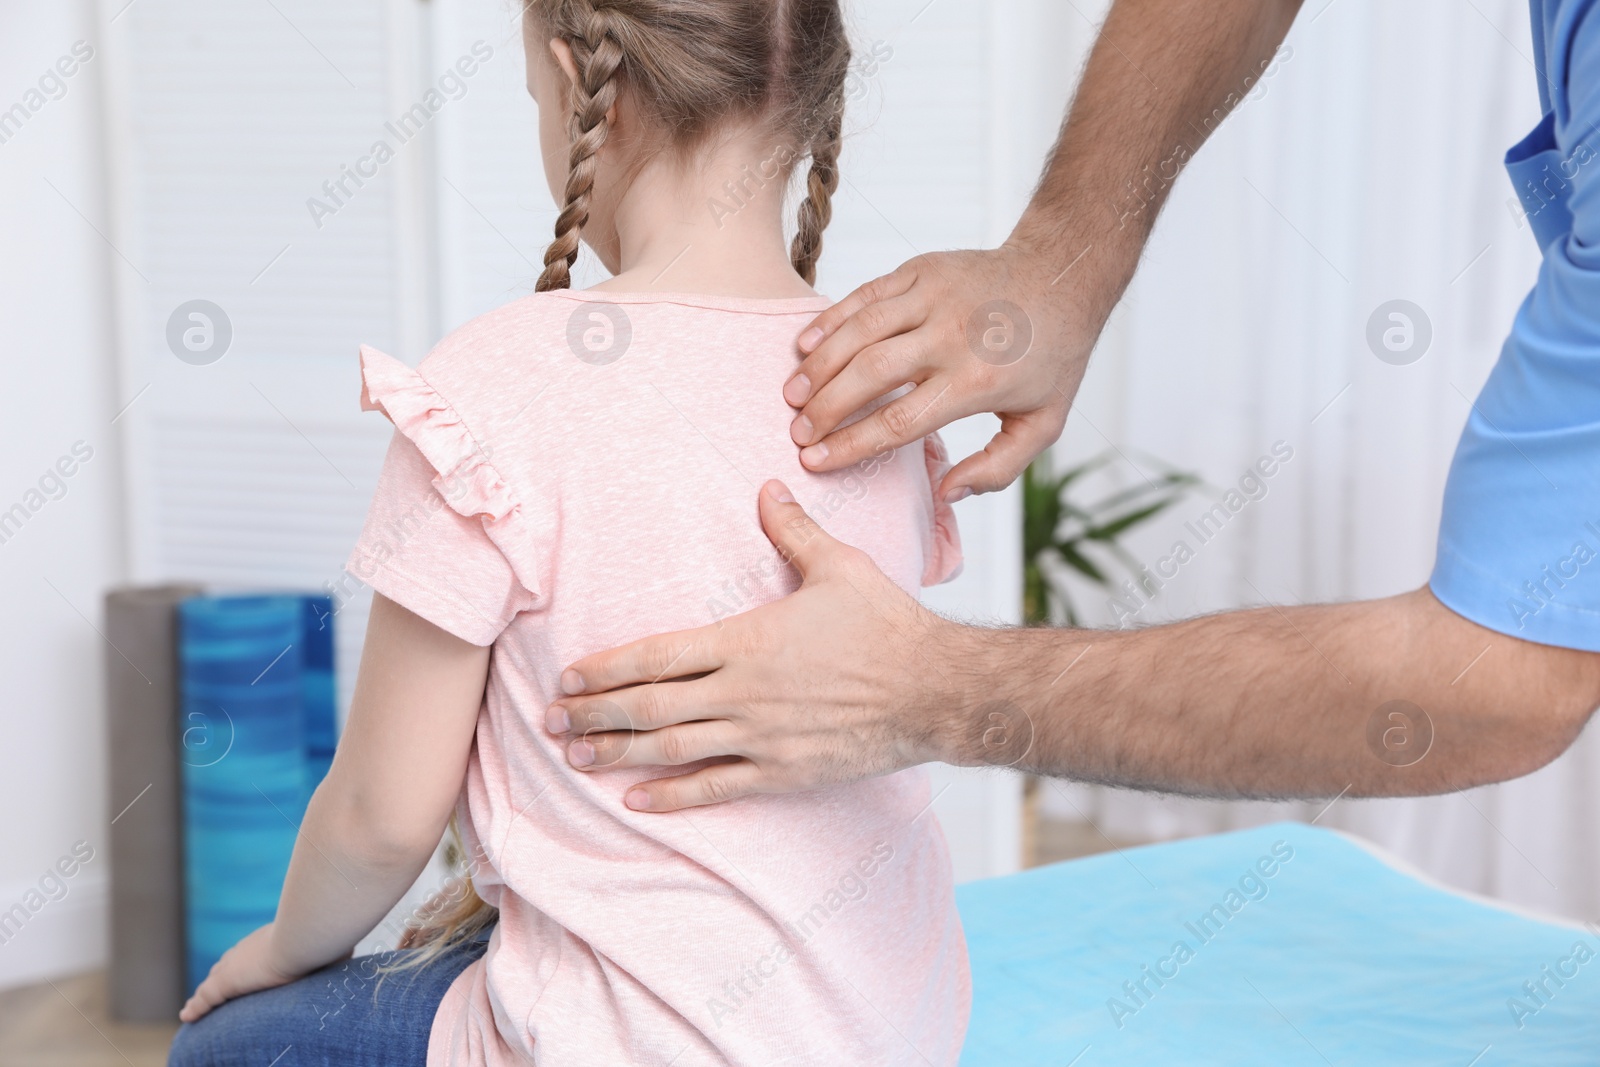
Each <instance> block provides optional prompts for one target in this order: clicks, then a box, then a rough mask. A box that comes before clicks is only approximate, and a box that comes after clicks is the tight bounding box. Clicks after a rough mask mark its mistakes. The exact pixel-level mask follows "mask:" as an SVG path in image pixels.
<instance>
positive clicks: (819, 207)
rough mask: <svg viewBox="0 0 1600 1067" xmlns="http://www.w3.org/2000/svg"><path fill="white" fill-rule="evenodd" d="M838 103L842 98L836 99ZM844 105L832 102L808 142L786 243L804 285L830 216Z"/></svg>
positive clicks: (813, 276) (810, 280) (810, 279)
mask: <svg viewBox="0 0 1600 1067" xmlns="http://www.w3.org/2000/svg"><path fill="white" fill-rule="evenodd" d="M839 103H842V101H839ZM843 119H844V109H843V108H842V107H839V106H833V107H831V108H830V110H829V114H828V117H827V119H826V120H825V121H824V122H823V123H822V125H821V127H820V128H819V129H818V130H817V134H816V138H815V139H814V140H813V141H812V144H811V170H810V171H809V172H808V173H807V174H806V195H805V199H804V200H802V201H800V228H799V229H798V230H797V231H796V233H795V235H794V241H793V242H792V243H791V244H790V245H789V262H790V263H792V264H794V269H795V273H797V274H799V275H800V277H801V278H804V279H805V283H806V284H807V285H815V284H816V282H817V259H818V258H819V257H820V256H821V255H822V231H823V230H825V229H827V227H828V223H829V222H830V221H831V220H832V219H833V193H834V190H835V189H837V188H839V141H840V132H841V129H842V126H843Z"/></svg>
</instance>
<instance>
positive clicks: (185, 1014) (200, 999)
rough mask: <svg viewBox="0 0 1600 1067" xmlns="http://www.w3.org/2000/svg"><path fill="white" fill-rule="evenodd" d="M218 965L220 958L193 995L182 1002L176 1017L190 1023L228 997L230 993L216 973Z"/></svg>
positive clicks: (219, 964)
mask: <svg viewBox="0 0 1600 1067" xmlns="http://www.w3.org/2000/svg"><path fill="white" fill-rule="evenodd" d="M219 966H221V961H220V960H219V961H218V962H217V963H216V964H213V965H212V967H211V973H210V974H208V975H206V980H205V981H203V982H201V983H200V986H199V988H198V989H196V990H195V991H194V995H193V996H191V997H190V998H189V999H188V1000H187V1001H186V1002H185V1003H184V1005H183V1008H182V1010H180V1011H179V1012H178V1018H179V1019H181V1020H182V1021H183V1022H186V1023H192V1022H194V1021H195V1020H196V1019H199V1018H202V1017H203V1016H204V1015H206V1013H208V1012H209V1011H211V1009H212V1008H215V1007H216V1006H217V1005H218V1004H221V1003H223V1002H225V1001H227V1000H228V999H229V998H230V996H231V994H230V993H228V992H227V991H226V990H225V989H224V982H223V979H222V977H221V976H220V975H219V974H218V973H217V968H218V967H219Z"/></svg>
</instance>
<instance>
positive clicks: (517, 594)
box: [358, 345, 540, 629]
mask: <svg viewBox="0 0 1600 1067" xmlns="http://www.w3.org/2000/svg"><path fill="white" fill-rule="evenodd" d="M360 360H361V407H362V410H364V411H378V412H382V413H383V415H384V416H385V417H387V418H388V419H389V421H390V422H391V423H393V424H394V427H395V430H396V431H397V432H398V434H399V435H400V436H401V437H404V438H405V439H406V441H407V442H409V443H410V444H411V445H413V446H415V449H416V452H417V453H420V456H421V459H422V460H423V461H425V462H426V464H427V467H428V470H427V475H428V476H429V477H430V478H431V482H432V487H433V489H434V490H435V492H436V493H437V494H438V500H440V501H443V504H444V505H445V507H447V508H448V509H449V511H450V512H453V513H454V515H455V516H459V517H460V518H461V519H465V520H474V522H475V524H481V533H482V537H480V538H478V540H479V542H480V543H481V541H482V539H483V537H486V538H487V541H488V545H486V546H484V547H483V548H482V552H488V551H489V546H492V548H493V549H494V550H496V554H497V555H499V556H501V557H503V559H504V563H505V565H506V566H507V567H508V568H509V574H508V575H507V577H508V578H512V579H514V583H515V584H514V587H513V588H511V589H500V588H493V586H495V585H496V584H498V583H497V581H496V580H495V579H494V578H493V577H492V576H491V574H490V573H489V572H490V571H491V570H492V566H491V564H490V563H489V562H487V561H481V560H480V561H477V562H478V563H479V565H478V566H475V567H474V566H472V564H473V563H474V560H473V559H472V558H471V557H473V556H474V554H475V550H474V547H473V545H472V544H471V543H470V541H469V540H467V537H468V535H469V534H470V531H471V530H472V529H473V525H472V524H452V525H453V526H455V532H453V533H452V532H449V531H447V529H446V528H444V527H440V528H438V529H437V530H436V531H434V532H433V533H431V534H425V535H415V534H413V535H408V536H406V537H402V538H399V540H400V541H401V542H404V543H401V544H399V545H398V546H397V547H396V549H395V551H394V552H393V553H391V554H386V556H385V558H386V559H387V558H390V556H392V558H393V559H394V560H395V561H396V562H395V563H394V564H392V565H391V566H395V567H399V566H403V567H404V568H405V569H406V570H407V571H409V572H410V574H411V575H412V576H413V577H414V578H416V579H418V580H419V581H426V582H428V583H429V584H430V585H432V586H433V587H435V588H460V589H462V591H463V592H464V594H466V595H467V596H468V597H469V598H472V599H475V600H478V601H480V602H482V603H485V604H493V605H497V607H496V608H495V611H496V613H497V614H498V613H500V611H501V609H500V608H499V607H498V605H499V604H501V603H505V604H509V605H512V606H520V607H521V608H527V607H530V606H532V604H533V602H534V601H536V600H537V599H538V598H539V595H540V589H539V584H540V583H539V580H538V574H539V570H538V554H537V552H536V550H535V548H534V539H533V538H532V536H531V535H530V532H529V531H528V530H527V529H526V522H525V518H526V516H525V513H524V510H523V507H522V505H521V502H520V501H519V500H518V499H517V497H516V496H515V494H514V493H513V492H512V489H511V487H510V485H509V484H508V483H507V481H506V479H505V478H504V477H503V476H502V475H501V473H500V472H499V470H497V469H496V467H495V465H494V462H493V456H494V449H493V445H492V443H491V442H488V441H484V440H480V439H479V438H478V437H476V436H475V435H474V434H473V432H472V430H471V429H470V428H469V427H468V426H467V423H466V422H465V421H464V420H463V418H462V416H461V414H460V413H459V412H458V411H457V410H456V408H455V407H454V406H453V405H452V404H451V403H450V402H449V401H448V400H447V399H446V398H445V397H444V396H443V395H441V394H440V393H439V392H438V391H437V390H436V389H435V388H434V387H433V386H432V385H431V384H430V383H429V382H428V380H427V379H426V378H424V377H423V375H422V374H421V373H419V372H418V371H417V370H414V369H413V368H411V367H408V366H407V365H406V364H404V363H402V362H400V361H399V360H397V359H395V358H394V357H392V356H388V355H385V354H384V353H382V352H380V351H378V350H377V349H375V348H372V347H370V346H367V345H363V346H361V350H360ZM395 462H397V461H396V459H395V458H394V455H393V450H392V449H391V459H390V461H389V464H393V463H395ZM389 464H386V475H385V477H384V478H380V484H379V496H378V497H377V498H375V499H374V501H373V513H374V514H373V516H369V528H370V527H371V526H372V524H373V518H374V517H375V516H376V514H377V513H378V512H379V511H380V510H383V511H385V512H386V513H387V517H388V519H389V521H388V523H387V528H389V529H393V528H396V527H397V525H400V524H397V523H396V521H395V520H394V518H393V513H394V512H396V511H397V510H398V509H400V508H402V507H404V506H406V505H405V502H404V501H400V500H389V499H385V497H386V494H387V495H394V494H395V493H397V492H400V493H403V492H404V490H403V489H399V488H397V487H391V486H390V485H389V484H388V483H389V481H390V479H389V478H388V466H389ZM412 465H413V466H416V463H415V460H413V461H412ZM420 475H421V472H420V471H418V474H417V476H418V483H417V484H418V485H419V486H420ZM420 491H421V492H422V493H424V494H425V493H426V490H425V489H422V490H420ZM432 506H433V507H434V508H435V509H437V510H439V511H443V510H444V508H440V507H439V505H438V502H437V501H435V502H433V505H432ZM369 532H370V531H369ZM369 539H370V538H369V536H368V535H365V534H364V536H363V542H365V541H367V540H369ZM424 567H427V568H429V569H431V570H433V571H435V572H437V573H434V574H425V573H419V571H420V570H421V569H422V568H424ZM358 576H359V575H358ZM474 579H476V581H474ZM463 583H466V584H465V585H464V584H463ZM506 584H511V583H510V582H507V583H506ZM374 587H375V588H379V587H378V586H376V585H375V586H374ZM476 587H482V588H481V591H480V590H479V589H477V588H476ZM379 591H380V592H382V591H384V590H382V589H381V588H380V589H379ZM480 610H482V609H480ZM501 622H502V626H503V624H504V620H501ZM446 628H447V629H449V628H450V627H446Z"/></svg>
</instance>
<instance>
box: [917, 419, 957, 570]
mask: <svg viewBox="0 0 1600 1067" xmlns="http://www.w3.org/2000/svg"><path fill="white" fill-rule="evenodd" d="M922 458H923V462H924V463H926V464H927V467H928V488H929V492H930V494H931V496H932V500H933V514H932V516H931V518H930V525H931V531H930V533H931V534H932V540H931V543H930V546H929V550H928V554H927V565H926V567H925V568H924V569H923V572H922V584H923V585H938V584H940V583H941V582H948V581H950V580H951V579H952V578H954V577H956V576H957V575H958V574H960V573H961V532H960V531H959V530H958V529H956V513H955V510H954V509H953V508H951V506H950V505H949V504H948V503H946V502H945V500H944V499H943V498H942V497H940V496H939V482H940V480H941V479H943V478H944V476H945V475H946V474H947V473H949V471H950V457H949V455H948V453H946V452H945V448H944V441H943V440H941V439H940V437H939V435H938V434H936V433H930V434H929V435H928V436H927V437H924V438H923V439H922Z"/></svg>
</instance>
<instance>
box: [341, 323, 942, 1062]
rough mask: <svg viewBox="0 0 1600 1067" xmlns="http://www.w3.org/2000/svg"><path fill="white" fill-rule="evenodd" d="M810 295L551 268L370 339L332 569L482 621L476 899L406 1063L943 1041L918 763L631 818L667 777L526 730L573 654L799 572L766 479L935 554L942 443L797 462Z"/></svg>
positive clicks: (893, 543) (533, 726)
mask: <svg viewBox="0 0 1600 1067" xmlns="http://www.w3.org/2000/svg"><path fill="white" fill-rule="evenodd" d="M827 303H828V302H827V301H826V300H825V299H822V298H800V299H739V298H730V297H713V296H689V295H685V296H671V295H664V294H659V293H650V294H637V295H634V294H626V293H613V292H603V293H602V292H593V291H590V292H572V291H555V292H548V293H540V294H536V295H534V296H531V297H527V298H524V299H521V300H518V301H516V302H514V303H512V304H510V305H508V306H507V307H505V308H502V309H500V310H499V311H496V312H493V313H492V314H489V315H486V316H484V317H483V318H481V319H478V320H477V321H475V322H473V323H471V324H469V325H468V326H466V327H465V328H463V329H461V330H459V331H457V332H456V333H455V334H453V335H452V336H451V337H449V338H448V339H446V340H445V341H444V342H443V343H442V344H441V345H440V346H439V347H438V348H437V349H436V350H435V352H434V353H433V354H432V355H430V356H429V357H428V359H426V360H425V361H424V362H423V363H422V365H421V367H420V368H419V369H418V370H417V371H412V370H410V369H409V368H407V367H405V366H404V365H403V364H400V363H398V362H397V361H394V360H392V359H390V358H389V357H387V356H384V355H382V354H380V353H377V352H374V351H371V350H364V351H363V355H362V370H363V379H364V393H365V399H366V401H367V402H369V403H370V404H371V405H372V406H375V407H379V408H381V409H382V410H384V411H385V413H386V414H388V416H389V417H390V418H391V419H392V420H393V421H394V423H395V424H396V426H397V427H398V429H399V431H400V432H399V433H398V434H397V435H396V437H395V441H394V443H393V445H392V446H391V449H390V454H389V458H388V461H387V463H386V465H385V469H384V474H383V476H382V480H381V483H380V487H379V490H378V494H377V498H376V499H375V501H374V504H373V510H372V513H371V516H370V517H369V520H368V524H367V529H366V532H365V533H364V535H363V538H362V541H361V544H360V545H359V546H358V548H357V550H356V553H355V555H354V557H353V558H352V562H351V570H352V572H353V573H355V574H357V576H359V577H361V578H363V579H365V580H367V581H369V582H370V583H371V584H372V585H373V586H374V588H376V589H377V590H378V591H379V592H381V593H383V594H385V595H386V596H388V597H390V598H391V599H393V600H396V601H398V602H399V603H401V604H403V605H405V606H406V607H409V608H411V609H412V610H413V611H416V612H417V613H418V614H420V615H422V616H424V617H425V618H427V619H429V620H430V621H432V622H434V623H436V624H438V625H440V626H442V627H443V628H445V629H447V630H450V631H452V632H454V633H456V634H457V635H459V636H461V637H464V638H466V639H467V640H470V641H473V642H475V643H478V644H488V643H490V642H493V643H494V656H493V660H492V665H491V670H490V675H489V681H488V689H487V695H486V703H485V706H484V709H483V712H482V714H481V716H480V720H479V724H478V733H477V743H476V747H475V750H474V752H473V755H472V759H471V763H470V766H469V769H468V773H467V780H466V788H465V792H464V795H463V799H462V802H461V805H460V807H459V809H458V814H459V816H460V822H461V827H462V831H463V835H464V839H465V843H466V845H467V851H468V854H469V857H470V865H471V870H472V874H473V877H474V881H475V883H476V886H477V888H478V891H479V893H480V894H481V895H482V896H483V898H484V899H485V900H486V901H487V902H488V903H490V904H492V905H496V906H498V907H499V909H500V921H499V927H498V930H497V931H496V933H495V935H494V938H493V941H492V944H491V947H490V950H489V953H488V955H487V956H486V957H485V959H484V960H483V961H482V962H480V963H478V964H475V965H473V966H472V967H471V968H469V969H468V970H467V971H466V972H464V973H463V974H462V976H461V977H460V978H459V979H458V980H457V981H456V983H455V985H454V986H453V987H452V989H451V992H450V994H449V995H448V996H447V997H446V999H445V1002H444V1004H443V1005H442V1006H441V1008H440V1010H439V1013H438V1015H437V1016H436V1021H435V1025H434V1030H433V1039H432V1041H431V1044H430V1049H429V1062H430V1063H432V1064H446V1063H449V1064H459V1063H472V1064H478V1063H488V1064H504V1063H515V1062H519V1061H521V1060H522V1059H523V1058H525V1057H526V1058H536V1059H537V1060H538V1062H541V1063H551V1064H557V1065H566V1064H599V1063H605V1064H621V1063H659V1064H663V1065H665V1064H669V1063H670V1064H676V1065H677V1067H689V1065H692V1064H703V1063H720V1062H733V1063H739V1064H777V1063H797V1064H799V1063H817V1064H823V1063H826V1064H843V1063H860V1064H869V1063H870V1064H888V1063H925V1062H926V1063H932V1064H943V1063H953V1062H954V1061H955V1059H956V1056H957V1054H958V1051H959V1049H960V1044H961V1038H962V1035H963V1032H964V1030H965V1025H966V1017H967V1006H968V1000H969V996H970V993H969V983H968V974H967V960H966V950H965V945H964V942H963V939H962V935H961V928H960V923H959V920H958V918H957V915H956V911H955V907H954V899H953V895H952V890H951V875H950V868H949V859H948V855H947V853H946V850H945V845H944V841H943V838H942V836H941V834H940V831H939V828H938V824H937V822H936V821H935V819H934V816H933V815H932V813H931V812H930V811H929V804H930V800H931V798H930V796H929V788H928V783H927V778H926V775H925V774H924V773H923V772H921V771H910V772H904V773H901V774H897V775H893V776H890V777H886V778H880V779H876V780H871V781H867V782H863V783H859V784H856V785H850V786H843V787H838V788H833V789H827V790H819V791H814V792H810V793H802V794H796V795H792V796H761V797H754V798H748V799H744V800H740V801H736V802H733V803H730V804H727V805H723V806H718V807H710V808H696V809H691V810H689V811H686V812H682V813H678V814H669V815H660V814H657V815H651V814H648V813H639V812H633V811H630V810H628V809H627V808H626V807H624V805H623V803H622V797H623V795H624V793H625V792H626V791H627V788H628V787H629V786H630V785H631V784H632V783H633V782H635V781H638V780H641V779H646V778H653V777H659V776H660V775H661V774H662V773H663V772H662V771H661V770H660V769H659V768H658V769H655V770H653V771H621V770H619V771H589V772H579V771H575V770H573V769H572V768H571V767H570V766H569V765H568V764H567V759H566V753H565V751H564V748H563V745H562V743H561V742H560V741H558V740H557V739H556V738H553V737H552V736H550V735H549V734H548V733H547V732H546V730H545V729H544V714H545V710H546V708H547V707H548V705H549V704H550V703H551V702H552V701H553V700H555V699H556V698H558V697H559V696H560V695H561V693H560V688H559V676H560V672H561V670H562V668H563V667H564V666H565V665H566V664H567V663H570V662H572V661H573V660H575V659H578V658H579V657H581V656H583V655H586V654H589V653H592V652H595V651H598V650H602V649H605V648H608V647H612V646H616V645H620V644H624V643H627V642H629V641H633V640H635V639H638V638H641V637H644V636H647V635H649V634H652V633H657V632H661V631H667V630H674V629H684V628H691V627H696V626H702V625H705V624H707V623H710V622H713V621H715V620H716V619H718V618H720V617H722V616H726V615H730V614H733V613H736V612H740V611H744V610H747V609H748V608H750V607H752V606H754V605H756V604H758V603H761V602H764V601H767V600H771V599H774V598H776V597H778V596H781V595H783V594H784V593H786V592H789V591H791V590H792V589H793V588H794V587H795V585H796V581H797V580H796V577H795V575H794V572H793V570H792V569H791V568H790V567H789V566H788V565H787V564H786V563H785V562H784V561H783V560H782V559H781V558H780V556H779V555H778V553H777V551H776V550H775V549H774V548H773V547H772V545H771V544H770V542H769V541H768V540H767V538H766V537H765V536H764V534H763V533H762V531H761V527H760V524H759V521H758V519H757V512H756V494H757V490H758V488H759V487H760V485H761V484H762V483H763V482H764V481H765V480H767V479H769V478H780V479H782V480H783V481H784V482H786V483H787V484H788V485H789V487H790V488H791V489H792V491H793V492H794V493H795V496H796V498H797V499H798V500H799V502H800V503H801V504H803V505H805V507H806V508H807V510H808V511H809V512H810V514H811V515H812V516H813V517H815V518H816V519H817V520H818V521H819V522H820V523H821V524H822V525H823V527H824V528H826V529H827V530H828V531H829V532H830V533H832V534H833V535H835V536H836V537H838V538H840V539H841V540H843V541H846V542H848V543H850V544H853V545H855V546H857V547H859V548H861V549H863V550H864V551H866V552H867V553H869V554H870V555H871V556H872V557H873V559H874V560H875V561H876V562H877V564H878V565H879V566H880V567H881V568H883V570H884V571H885V572H886V573H887V574H889V575H890V576H891V577H893V578H894V579H895V580H896V581H897V582H898V583H899V584H900V585H902V586H904V587H906V588H907V589H912V590H914V589H915V588H916V587H917V586H918V585H919V584H927V583H931V582H934V581H941V580H943V579H944V578H946V577H948V576H949V575H950V574H951V573H952V572H953V571H954V569H955V568H956V566H957V565H958V561H959V549H958V547H957V543H956V539H955V531H954V527H953V523H952V521H951V518H950V515H949V512H948V508H947V507H944V506H942V505H941V506H938V507H936V506H935V504H934V501H933V493H932V488H931V484H930V476H929V470H930V467H932V466H935V465H936V464H937V463H938V462H939V459H940V457H938V456H937V455H936V449H937V446H936V445H935V444H934V443H932V442H926V443H924V444H923V445H918V446H913V447H911V448H906V449H901V450H900V451H898V452H895V453H891V454H888V455H886V456H884V457H882V458H880V459H876V460H873V461H869V462H868V463H865V464H862V465H860V466H858V467H855V468H851V469H849V470H846V471H841V472H838V473H835V474H828V475H819V474H812V473H810V472H807V471H806V470H805V469H804V468H803V467H801V465H800V464H799V462H798V459H797V455H796V450H795V447H794V445H793V444H792V443H791V442H790V440H789V435H788V430H787V428H788V424H789V422H790V420H791V419H792V418H793V412H792V410H791V409H790V408H789V407H788V406H787V405H786V404H785V403H784V401H783V399H782V395H781V389H782V386H783V382H784V381H785V379H786V378H787V377H788V376H789V375H790V374H791V373H792V372H793V370H794V367H795V365H796V363H797V360H798V356H797V354H796V349H795V338H796V336H797V334H798V333H799V332H800V330H801V329H802V328H803V327H804V326H805V325H806V323H807V322H808V321H809V320H810V319H811V318H812V317H813V316H814V315H815V314H816V313H817V312H818V311H820V310H822V309H823V308H824V307H826V306H827ZM441 497H442V499H443V501H444V502H445V505H447V506H441V504H440V498H441ZM863 610H871V607H870V605H864V606H863ZM928 669H929V670H935V669H937V667H936V665H933V664H930V665H929V668H928Z"/></svg>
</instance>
